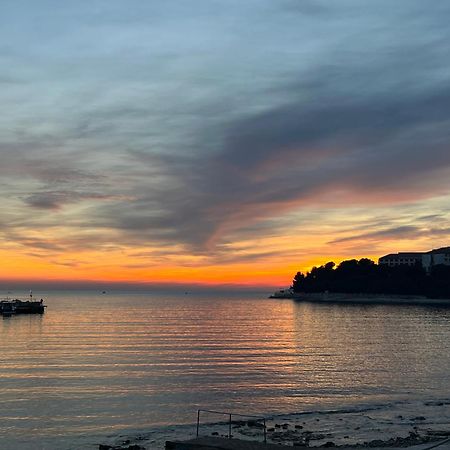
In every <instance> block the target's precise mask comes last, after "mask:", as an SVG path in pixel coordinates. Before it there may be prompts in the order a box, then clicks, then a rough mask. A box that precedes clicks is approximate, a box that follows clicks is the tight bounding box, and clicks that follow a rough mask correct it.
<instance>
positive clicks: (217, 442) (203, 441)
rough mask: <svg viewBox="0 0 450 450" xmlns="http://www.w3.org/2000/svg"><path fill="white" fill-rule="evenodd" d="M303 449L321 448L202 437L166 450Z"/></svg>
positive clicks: (416, 448) (449, 449)
mask: <svg viewBox="0 0 450 450" xmlns="http://www.w3.org/2000/svg"><path fill="white" fill-rule="evenodd" d="M288 448H298V449H300V448H303V449H309V450H316V449H317V450H319V447H292V446H286V445H276V444H264V442H256V441H243V440H240V439H226V438H219V437H201V438H196V439H190V440H187V441H167V442H166V450H287V449H288ZM369 449H370V450H406V449H407V450H431V449H434V450H450V439H445V440H440V441H435V442H427V443H425V444H420V445H412V446H409V447H401V448H400V447H368V446H361V447H338V448H337V450H369Z"/></svg>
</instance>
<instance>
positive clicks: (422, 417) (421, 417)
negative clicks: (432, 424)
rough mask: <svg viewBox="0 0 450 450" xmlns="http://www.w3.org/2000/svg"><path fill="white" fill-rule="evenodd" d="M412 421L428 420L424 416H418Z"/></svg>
mask: <svg viewBox="0 0 450 450" xmlns="http://www.w3.org/2000/svg"><path fill="white" fill-rule="evenodd" d="M411 420H427V419H426V418H425V417H424V416H417V417H414V418H413V419H411Z"/></svg>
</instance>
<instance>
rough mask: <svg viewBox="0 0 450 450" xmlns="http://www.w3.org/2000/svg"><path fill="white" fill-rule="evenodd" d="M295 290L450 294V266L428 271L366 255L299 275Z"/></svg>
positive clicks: (432, 295) (420, 266)
mask: <svg viewBox="0 0 450 450" xmlns="http://www.w3.org/2000/svg"><path fill="white" fill-rule="evenodd" d="M292 288H293V289H294V291H295V292H325V291H328V292H340V293H367V294H389V295H424V296H427V297H430V298H450V266H445V265H436V266H434V267H432V269H431V271H430V273H427V272H426V271H425V269H424V268H423V267H422V265H421V264H417V265H415V266H396V267H388V266H386V265H378V264H375V263H374V262H373V261H372V260H370V259H367V258H363V259H360V260H359V261H358V260H356V259H351V260H347V261H342V262H341V263H340V264H339V265H338V266H336V265H335V263H334V262H328V263H327V264H325V265H323V266H320V267H313V268H312V269H311V271H310V272H307V273H306V274H303V273H301V272H298V273H297V275H295V277H294V280H293V284H292Z"/></svg>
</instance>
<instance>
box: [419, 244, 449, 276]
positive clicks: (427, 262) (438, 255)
mask: <svg viewBox="0 0 450 450" xmlns="http://www.w3.org/2000/svg"><path fill="white" fill-rule="evenodd" d="M438 264H443V265H445V266H450V247H442V248H438V249H436V250H431V251H430V252H427V253H424V254H423V256H422V266H423V268H424V269H425V270H426V271H427V272H429V271H430V270H431V268H432V267H433V266H437V265H438Z"/></svg>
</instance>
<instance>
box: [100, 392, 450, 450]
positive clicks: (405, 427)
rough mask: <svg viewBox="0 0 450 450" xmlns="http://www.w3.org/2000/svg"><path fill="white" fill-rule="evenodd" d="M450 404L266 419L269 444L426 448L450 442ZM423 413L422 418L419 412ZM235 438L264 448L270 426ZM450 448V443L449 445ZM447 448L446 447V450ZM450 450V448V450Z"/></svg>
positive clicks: (242, 423)
mask: <svg viewBox="0 0 450 450" xmlns="http://www.w3.org/2000/svg"><path fill="white" fill-rule="evenodd" d="M449 407H450V399H447V400H443V401H427V402H417V403H409V402H406V403H405V402H401V403H399V404H392V405H387V406H382V407H369V408H366V409H359V410H342V411H322V412H310V413H298V414H289V415H286V416H274V417H268V418H266V435H267V442H268V443H271V444H277V445H283V446H290V447H292V446H294V447H303V448H341V449H344V448H349V449H357V448H406V447H415V446H419V447H417V448H418V450H419V449H423V448H428V447H427V446H425V447H423V446H422V447H420V445H421V444H428V443H429V444H430V446H431V445H433V443H439V442H442V441H443V440H449V442H450V408H449ZM419 411H420V413H419V414H418V412H419ZM228 432H229V424H228V423H204V424H202V425H201V427H200V436H204V437H208V436H209V437H213V438H214V437H215V438H217V437H219V438H220V437H222V438H224V437H228ZM231 432H232V438H233V439H236V440H240V441H241V442H242V441H243V440H244V441H253V442H263V440H264V425H263V423H262V422H261V421H259V420H253V419H252V420H237V421H233V422H232V426H231ZM195 434H196V433H195V426H187V425H186V426H183V427H182V428H181V429H180V428H177V427H171V428H170V430H167V432H166V433H165V434H160V435H159V436H157V434H156V433H155V432H149V433H148V434H142V435H139V436H135V437H134V438H130V437H127V438H126V437H125V436H122V438H120V439H117V440H116V441H115V442H112V443H109V444H108V445H107V444H102V445H99V446H98V449H99V450H144V449H146V450H149V449H152V450H156V449H160V450H162V449H164V443H165V441H166V440H170V441H182V440H186V439H192V438H195ZM449 446H450V443H449ZM441 448H442V449H443V448H446V447H445V446H444V447H441ZM449 448H450V447H449Z"/></svg>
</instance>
